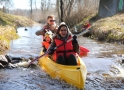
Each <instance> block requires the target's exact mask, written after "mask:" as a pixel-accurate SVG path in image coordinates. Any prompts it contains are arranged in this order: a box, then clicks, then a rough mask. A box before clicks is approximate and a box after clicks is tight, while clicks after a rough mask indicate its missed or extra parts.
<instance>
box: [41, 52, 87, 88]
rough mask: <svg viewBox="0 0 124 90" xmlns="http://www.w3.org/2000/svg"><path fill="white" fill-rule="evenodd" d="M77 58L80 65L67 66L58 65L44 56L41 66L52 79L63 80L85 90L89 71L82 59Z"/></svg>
mask: <svg viewBox="0 0 124 90" xmlns="http://www.w3.org/2000/svg"><path fill="white" fill-rule="evenodd" d="M41 55H42V54H41ZM77 58H78V64H79V65H77V66H67V65H61V64H57V63H55V62H54V61H52V60H51V59H50V58H48V57H47V56H44V57H41V58H40V59H39V65H40V66H41V67H42V69H44V70H45V71H46V72H47V73H48V74H49V75H50V76H51V77H53V78H57V79H58V78H59V79H62V80H64V81H66V82H67V83H69V84H71V85H74V86H75V87H77V88H80V89H84V86H85V80H86V75H87V70H86V66H85V64H84V62H83V61H82V60H81V58H80V57H79V56H78V57H77Z"/></svg>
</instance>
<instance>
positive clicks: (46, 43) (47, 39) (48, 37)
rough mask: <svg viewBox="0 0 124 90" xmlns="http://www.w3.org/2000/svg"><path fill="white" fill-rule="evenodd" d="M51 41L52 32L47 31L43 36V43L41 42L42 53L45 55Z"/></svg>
mask: <svg viewBox="0 0 124 90" xmlns="http://www.w3.org/2000/svg"><path fill="white" fill-rule="evenodd" d="M51 41H52V32H51V31H47V32H46V33H45V36H44V41H43V42H42V47H43V52H44V53H45V52H46V51H47V49H48V48H49V46H50V44H51Z"/></svg>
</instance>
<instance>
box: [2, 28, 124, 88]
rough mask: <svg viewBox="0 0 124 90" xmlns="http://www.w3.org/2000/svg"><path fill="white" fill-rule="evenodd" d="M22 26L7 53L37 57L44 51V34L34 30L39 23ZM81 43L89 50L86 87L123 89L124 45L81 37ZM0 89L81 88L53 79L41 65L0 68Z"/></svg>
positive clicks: (85, 61)
mask: <svg viewBox="0 0 124 90" xmlns="http://www.w3.org/2000/svg"><path fill="white" fill-rule="evenodd" d="M26 28H27V30H25V28H24V27H20V28H18V29H17V31H18V34H19V36H20V38H19V39H17V40H14V41H12V42H11V45H10V50H8V51H7V54H9V55H11V56H14V57H24V58H29V57H37V56H39V53H40V50H41V46H42V45H41V41H42V37H41V36H36V35H35V32H36V31H37V30H39V29H40V26H33V27H26ZM78 42H79V44H80V46H84V47H86V48H87V49H89V50H90V52H89V53H88V55H87V56H85V57H82V60H83V61H84V63H85V65H86V67H87V72H88V73H87V79H86V84H85V90H124V63H122V60H123V59H124V45H121V44H120V45H119V44H116V43H106V42H98V41H95V40H92V39H89V38H85V37H82V36H80V37H79V38H78ZM0 90H78V89H77V88H76V87H74V86H71V85H69V84H67V83H66V82H64V81H62V80H58V79H53V78H51V77H50V76H49V75H48V74H47V73H45V72H44V71H42V69H41V68H39V67H35V68H25V67H18V68H11V69H8V68H3V69H0Z"/></svg>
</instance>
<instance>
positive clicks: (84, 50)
mask: <svg viewBox="0 0 124 90" xmlns="http://www.w3.org/2000/svg"><path fill="white" fill-rule="evenodd" d="M79 49H80V51H81V52H89V50H88V49H87V48H85V47H83V46H79Z"/></svg>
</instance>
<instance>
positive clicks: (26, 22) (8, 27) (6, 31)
mask: <svg viewBox="0 0 124 90" xmlns="http://www.w3.org/2000/svg"><path fill="white" fill-rule="evenodd" d="M33 24H37V23H36V22H34V21H33V20H31V19H28V18H26V17H23V16H16V15H10V14H5V13H3V12H1V11H0V54H2V53H4V52H5V51H6V50H8V49H9V46H10V42H11V41H12V40H14V39H17V38H19V36H18V34H17V33H16V29H17V28H18V27H25V26H32V25H33Z"/></svg>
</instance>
